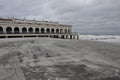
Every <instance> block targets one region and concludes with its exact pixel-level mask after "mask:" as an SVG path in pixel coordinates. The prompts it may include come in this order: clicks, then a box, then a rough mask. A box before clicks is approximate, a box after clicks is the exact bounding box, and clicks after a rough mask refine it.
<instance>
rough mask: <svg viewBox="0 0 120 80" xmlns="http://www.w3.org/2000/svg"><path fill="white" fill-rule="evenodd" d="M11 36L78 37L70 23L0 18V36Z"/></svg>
mask: <svg viewBox="0 0 120 80" xmlns="http://www.w3.org/2000/svg"><path fill="white" fill-rule="evenodd" d="M13 37H53V38H63V39H64V38H65V39H78V35H77V34H75V33H72V26H71V25H64V24H59V23H58V22H51V21H36V20H26V19H15V18H11V19H5V18H0V38H13Z"/></svg>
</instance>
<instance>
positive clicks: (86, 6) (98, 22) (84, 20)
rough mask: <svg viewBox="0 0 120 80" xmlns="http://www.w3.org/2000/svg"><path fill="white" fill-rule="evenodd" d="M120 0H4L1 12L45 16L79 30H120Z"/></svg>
mask: <svg viewBox="0 0 120 80" xmlns="http://www.w3.org/2000/svg"><path fill="white" fill-rule="evenodd" d="M119 7H120V0H51V1H50V0H35V1H34V0H0V16H2V17H13V16H15V17H17V18H24V17H26V18H29V19H34V18H36V19H40V20H42V19H45V20H52V21H59V22H60V23H65V24H71V25H73V30H74V31H77V32H84V33H87V32H95V33H97V32H108V33H114V32H118V33H119V32H120V8H119Z"/></svg>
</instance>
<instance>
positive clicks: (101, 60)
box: [0, 38, 120, 80]
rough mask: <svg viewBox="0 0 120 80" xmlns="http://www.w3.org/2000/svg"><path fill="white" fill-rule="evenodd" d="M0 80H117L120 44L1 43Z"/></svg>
mask: <svg viewBox="0 0 120 80" xmlns="http://www.w3.org/2000/svg"><path fill="white" fill-rule="evenodd" d="M0 80H120V44H114V43H106V42H98V41H89V40H70V39H54V38H14V39H12V38H9V39H0Z"/></svg>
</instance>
